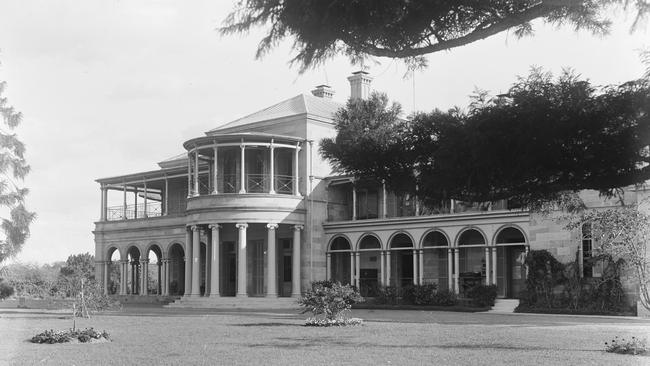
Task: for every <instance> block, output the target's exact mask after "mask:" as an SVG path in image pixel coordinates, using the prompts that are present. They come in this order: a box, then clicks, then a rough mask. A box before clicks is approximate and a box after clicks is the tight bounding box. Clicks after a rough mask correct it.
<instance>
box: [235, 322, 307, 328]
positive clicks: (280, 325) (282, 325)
mask: <svg viewBox="0 0 650 366" xmlns="http://www.w3.org/2000/svg"><path fill="white" fill-rule="evenodd" d="M230 325H231V326H233V327H301V326H302V324H291V323H244V324H230Z"/></svg>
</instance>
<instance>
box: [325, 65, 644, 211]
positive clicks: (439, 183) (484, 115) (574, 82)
mask: <svg viewBox="0 0 650 366" xmlns="http://www.w3.org/2000/svg"><path fill="white" fill-rule="evenodd" d="M395 108H396V107H391V108H388V107H387V102H386V98H385V97H378V96H375V97H373V98H371V99H369V100H364V101H351V102H349V103H348V105H347V108H346V110H345V111H341V112H339V113H338V114H337V115H336V118H335V122H336V128H337V136H336V137H335V138H333V139H324V140H323V141H322V142H321V153H322V154H323V156H324V157H325V158H327V159H328V160H330V161H331V162H332V163H333V165H334V167H335V168H336V169H338V170H339V171H340V172H343V173H346V174H350V175H356V176H366V177H374V178H377V179H381V180H384V181H385V182H386V184H387V185H388V186H389V187H390V188H392V189H394V190H396V191H410V192H412V193H414V194H417V195H418V196H419V197H420V198H421V199H423V200H424V201H425V202H427V201H428V202H429V203H431V204H436V203H437V202H439V201H440V200H445V199H457V200H462V201H473V202H487V201H495V200H499V199H515V200H517V201H519V202H520V203H523V204H533V203H537V202H540V201H548V200H551V201H552V200H556V199H558V198H560V197H561V196H562V195H563V194H564V193H565V192H567V191H569V192H577V191H580V190H583V189H595V190H599V191H601V192H602V193H604V194H607V195H612V194H614V193H616V190H617V189H618V188H619V187H624V186H627V185H631V184H641V183H643V182H645V181H647V180H649V179H650V165H649V164H650V151H649V149H648V146H649V145H650V81H648V80H645V79H641V80H637V81H632V82H628V83H624V84H622V85H619V86H611V87H605V88H596V87H594V86H592V85H591V84H590V83H589V82H588V81H586V80H581V79H580V78H579V77H577V76H576V75H574V74H573V73H572V72H569V71H565V72H564V73H563V74H562V75H561V76H560V77H558V78H557V79H554V78H553V76H552V75H551V74H550V73H545V72H542V71H541V70H539V69H534V70H533V71H532V72H531V74H530V75H529V76H527V77H524V78H519V79H518V80H517V81H516V82H515V83H514V84H513V85H512V87H511V88H510V90H509V91H508V93H506V94H504V95H500V96H497V97H489V96H488V95H487V94H486V93H478V94H477V95H475V97H474V100H473V102H472V103H471V104H470V106H469V107H468V109H467V111H462V110H460V109H458V108H456V109H452V110H450V111H448V112H442V111H437V110H436V111H433V112H431V113H420V114H417V115H415V116H414V117H413V118H412V119H411V120H410V121H404V120H400V119H399V118H398V117H397V116H396V115H395V113H392V111H393V110H395ZM380 115H383V116H389V117H390V118H377V116H380ZM369 161H370V162H369ZM416 185H417V186H418V188H419V189H418V191H417V192H416V191H415V186H416Z"/></svg>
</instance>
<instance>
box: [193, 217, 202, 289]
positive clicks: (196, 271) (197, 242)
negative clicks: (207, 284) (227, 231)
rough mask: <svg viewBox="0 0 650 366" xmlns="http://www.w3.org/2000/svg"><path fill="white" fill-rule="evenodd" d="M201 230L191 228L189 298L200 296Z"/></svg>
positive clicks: (196, 227)
mask: <svg viewBox="0 0 650 366" xmlns="http://www.w3.org/2000/svg"><path fill="white" fill-rule="evenodd" d="M200 275H201V229H200V228H199V227H198V226H196V225H194V226H192V292H191V293H190V296H193V297H194V296H201V278H200Z"/></svg>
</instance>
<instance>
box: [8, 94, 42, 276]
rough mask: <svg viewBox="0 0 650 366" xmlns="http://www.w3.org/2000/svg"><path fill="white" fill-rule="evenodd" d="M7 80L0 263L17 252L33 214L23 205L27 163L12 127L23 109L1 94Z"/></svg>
mask: <svg viewBox="0 0 650 366" xmlns="http://www.w3.org/2000/svg"><path fill="white" fill-rule="evenodd" d="M6 86H7V84H6V82H4V81H0V116H2V120H3V122H4V128H3V127H0V207H5V208H7V209H8V216H7V217H0V219H1V220H2V222H1V224H0V227H1V230H2V232H3V233H4V235H5V237H4V238H0V263H2V262H3V261H4V260H5V259H7V258H10V257H12V256H14V255H16V254H17V253H18V252H19V251H20V250H21V249H22V246H23V244H24V243H25V240H27V237H28V236H29V225H30V224H31V223H32V221H34V218H35V214H34V213H33V212H30V211H28V210H27V208H26V207H25V196H26V195H27V193H28V192H29V190H28V189H27V188H24V187H20V185H19V183H18V182H20V181H22V180H23V179H24V178H25V176H26V175H27V173H29V170H30V167H29V165H28V164H27V161H26V160H25V145H24V144H23V143H22V142H21V141H20V140H19V139H18V137H17V136H16V134H15V133H13V130H14V129H15V128H16V127H17V126H18V125H19V124H20V122H21V121H22V113H20V112H18V111H16V110H15V109H14V107H12V106H10V105H9V104H8V100H7V98H6V97H4V96H3V95H2V94H3V93H4V91H5V88H6Z"/></svg>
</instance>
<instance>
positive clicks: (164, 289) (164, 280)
mask: <svg viewBox="0 0 650 366" xmlns="http://www.w3.org/2000/svg"><path fill="white" fill-rule="evenodd" d="M161 265H162V266H161V267H160V272H161V273H162V274H161V279H160V293H159V295H162V296H167V282H169V280H168V279H167V259H166V258H163V259H162V261H161Z"/></svg>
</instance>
